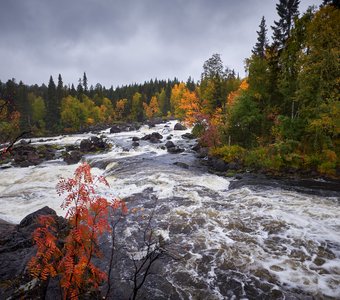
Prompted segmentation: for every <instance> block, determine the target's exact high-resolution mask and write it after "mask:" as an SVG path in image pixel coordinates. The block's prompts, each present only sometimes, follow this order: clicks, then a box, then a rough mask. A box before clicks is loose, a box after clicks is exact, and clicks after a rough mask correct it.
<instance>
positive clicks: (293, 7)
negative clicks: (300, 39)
mask: <svg viewBox="0 0 340 300" xmlns="http://www.w3.org/2000/svg"><path fill="white" fill-rule="evenodd" d="M299 4H300V0H280V2H279V3H278V4H276V10H277V13H278V15H279V17H280V19H279V20H278V21H274V24H275V26H272V29H273V43H274V46H275V47H276V48H278V49H282V48H283V47H284V45H285V42H286V40H287V39H288V37H289V36H290V31H291V29H292V27H293V21H294V18H295V17H297V16H298V15H299Z"/></svg>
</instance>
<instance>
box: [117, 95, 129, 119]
mask: <svg viewBox="0 0 340 300" xmlns="http://www.w3.org/2000/svg"><path fill="white" fill-rule="evenodd" d="M127 103H128V100H127V99H120V100H118V101H117V103H116V108H115V117H116V119H117V120H122V119H123V117H124V112H125V106H126V105H127Z"/></svg>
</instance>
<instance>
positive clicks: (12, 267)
mask: <svg viewBox="0 0 340 300" xmlns="http://www.w3.org/2000/svg"><path fill="white" fill-rule="evenodd" d="M42 215H50V216H52V217H53V218H54V219H55V220H56V228H57V231H58V233H60V234H65V233H66V232H67V222H66V220H65V219H64V218H62V217H58V216H57V215H56V213H55V211H54V210H53V209H51V208H49V207H47V206H45V207H44V208H42V209H39V210H38V211H36V212H34V213H31V214H29V215H28V216H26V217H25V218H24V219H23V220H22V221H21V222H20V224H19V225H16V226H15V225H12V224H8V223H7V224H6V223H3V222H0V295H1V296H0V298H1V299H45V293H46V289H47V288H48V287H49V285H48V283H47V282H41V281H38V280H36V279H33V280H32V277H31V276H30V275H29V274H28V270H27V267H26V266H27V263H28V262H29V261H30V259H31V258H32V257H33V256H34V255H35V253H36V247H35V246H34V245H33V239H32V234H33V231H34V230H35V229H36V228H37V227H38V226H39V224H38V218H39V216H42ZM52 281H54V282H57V279H50V283H51V282H52ZM49 295H51V296H52V298H49V299H60V298H61V295H60V292H59V291H58V290H57V289H55V290H53V289H50V290H49Z"/></svg>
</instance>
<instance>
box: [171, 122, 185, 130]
mask: <svg viewBox="0 0 340 300" xmlns="http://www.w3.org/2000/svg"><path fill="white" fill-rule="evenodd" d="M186 129H187V128H186V127H185V126H184V125H182V124H181V123H176V124H175V127H174V130H186Z"/></svg>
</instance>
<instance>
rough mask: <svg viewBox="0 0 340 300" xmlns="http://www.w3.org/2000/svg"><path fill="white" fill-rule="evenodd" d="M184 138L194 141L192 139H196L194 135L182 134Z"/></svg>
mask: <svg viewBox="0 0 340 300" xmlns="http://www.w3.org/2000/svg"><path fill="white" fill-rule="evenodd" d="M182 138H183V139H188V140H192V139H194V138H195V137H194V135H193V134H192V133H190V132H187V133H185V134H182Z"/></svg>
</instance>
